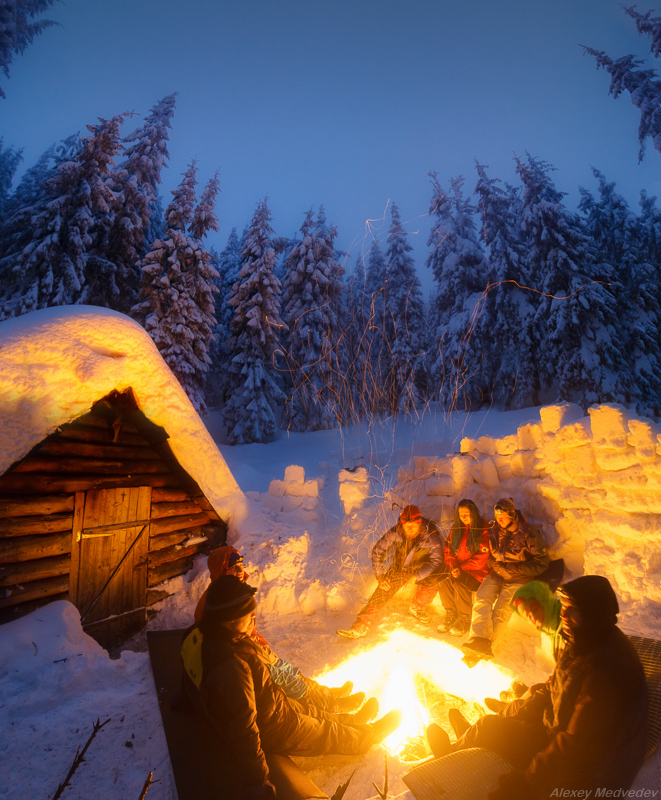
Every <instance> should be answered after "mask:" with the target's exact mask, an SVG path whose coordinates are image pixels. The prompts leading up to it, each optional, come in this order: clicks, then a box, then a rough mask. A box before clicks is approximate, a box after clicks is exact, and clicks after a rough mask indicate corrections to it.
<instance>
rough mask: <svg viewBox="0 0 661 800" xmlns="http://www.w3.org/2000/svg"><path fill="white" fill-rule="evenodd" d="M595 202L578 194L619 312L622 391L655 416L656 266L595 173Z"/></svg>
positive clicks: (659, 397) (625, 209)
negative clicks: (622, 311)
mask: <svg viewBox="0 0 661 800" xmlns="http://www.w3.org/2000/svg"><path fill="white" fill-rule="evenodd" d="M592 171H593V173H594V176H595V178H596V179H597V181H598V183H599V197H598V199H597V200H595V198H594V197H593V196H592V194H591V193H590V192H589V191H588V190H587V189H584V188H581V189H580V192H581V202H580V210H581V211H582V212H583V214H584V215H585V224H586V227H587V231H588V234H589V236H590V238H591V240H592V242H593V243H594V246H595V250H596V255H597V263H602V264H607V265H609V268H610V269H611V274H612V278H611V280H610V286H609V290H610V293H611V294H612V295H613V296H614V297H615V299H616V301H617V305H618V308H619V309H626V314H622V313H620V314H619V325H618V330H617V332H618V339H619V340H620V342H621V345H620V347H621V351H620V353H619V369H620V371H621V372H622V374H623V376H626V378H625V377H623V380H622V391H623V393H626V398H627V400H628V401H629V402H635V403H636V408H637V410H638V412H639V413H641V414H658V409H659V406H660V403H661V364H660V361H659V332H658V331H659V324H660V323H661V319H660V318H659V286H658V282H657V280H656V279H655V276H656V274H657V269H656V267H655V266H654V265H653V264H652V263H650V262H649V261H647V259H646V252H645V251H646V247H645V233H644V230H643V225H642V223H641V220H640V219H639V218H638V217H637V216H636V215H635V214H634V213H633V212H632V211H631V209H630V208H629V205H628V203H627V201H626V200H625V199H624V198H623V197H622V196H621V195H620V194H618V193H617V192H616V191H615V184H614V183H608V182H607V181H606V179H605V177H604V175H603V174H602V173H601V172H599V170H596V169H593V170H592Z"/></svg>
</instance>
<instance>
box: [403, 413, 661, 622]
mask: <svg viewBox="0 0 661 800" xmlns="http://www.w3.org/2000/svg"><path fill="white" fill-rule="evenodd" d="M414 461H415V467H414V470H413V472H411V471H408V472H407V471H401V472H400V475H399V483H400V486H402V485H404V483H406V484H407V485H408V487H409V492H408V493H409V494H410V485H411V482H413V483H414V485H415V492H414V493H413V496H415V494H417V498H418V502H419V503H420V504H421V505H422V507H423V508H425V507H426V506H434V503H435V500H436V499H437V497H438V495H443V496H444V497H445V498H452V500H451V503H452V504H453V505H454V504H456V502H458V500H460V499H461V498H462V497H469V498H471V499H473V500H475V502H476V503H477V504H478V506H479V507H480V509H481V510H482V511H483V513H484V514H485V516H486V517H487V518H490V517H491V514H492V509H493V503H494V502H495V501H496V500H497V499H499V498H500V497H502V496H511V497H513V498H514V500H515V502H516V504H517V506H518V507H519V508H521V510H522V511H523V513H524V514H525V516H526V517H527V518H528V519H529V520H530V521H531V522H533V523H535V524H539V525H540V528H541V529H542V532H543V534H544V536H545V538H546V541H547V543H548V545H549V550H550V554H551V557H552V558H564V560H565V564H566V568H567V571H568V574H569V575H570V576H577V575H580V574H584V573H585V574H589V573H594V574H601V575H606V576H607V577H608V578H609V579H610V580H611V582H612V583H613V586H614V588H615V590H616V592H617V594H618V597H619V598H620V601H621V608H622V613H623V615H625V616H626V618H627V630H628V631H631V632H634V631H636V632H640V633H643V634H645V633H649V631H650V629H653V628H654V626H655V625H656V626H658V616H659V613H660V611H661V429H659V428H658V427H657V425H655V423H653V422H651V421H650V420H647V419H638V418H636V417H635V416H633V415H632V414H631V413H630V412H628V411H627V410H626V409H625V408H623V407H621V406H618V405H615V404H612V405H600V406H595V407H594V408H590V409H589V411H588V415H587V416H584V414H583V411H582V409H581V408H580V407H579V406H576V405H573V404H571V403H565V404H561V405H555V406H548V407H544V408H542V409H540V419H539V422H531V423H529V424H526V425H522V426H520V427H519V428H518V430H517V433H516V434H513V435H510V436H505V437H503V438H501V439H495V438H492V437H488V436H483V437H480V438H479V439H462V441H461V454H460V455H450V456H446V457H445V458H439V459H436V460H432V459H415V460H414ZM423 461H424V462H425V463H424V464H423V463H422V462H423ZM446 502H447V501H446ZM623 618H624V617H621V619H623Z"/></svg>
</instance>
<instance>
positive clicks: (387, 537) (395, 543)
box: [372, 517, 445, 581]
mask: <svg viewBox="0 0 661 800" xmlns="http://www.w3.org/2000/svg"><path fill="white" fill-rule="evenodd" d="M421 523H422V533H420V534H419V535H418V536H416V537H414V538H413V539H409V538H408V537H407V536H406V535H405V534H404V527H403V525H402V523H401V522H398V523H397V524H396V525H393V527H392V528H390V530H388V531H386V532H385V533H384V534H383V536H382V537H381V538H380V539H379V541H378V542H377V543H376V544H375V545H374V547H373V548H372V569H373V570H374V575H375V576H376V578H377V579H378V578H382V577H383V576H384V575H385V574H386V572H387V571H388V569H387V567H386V566H385V562H386V559H387V558H388V556H390V555H391V556H392V568H393V569H394V570H395V571H396V572H400V573H406V574H409V575H411V576H412V577H414V578H415V579H416V581H422V580H424V579H425V578H428V577H429V576H430V575H431V574H432V572H442V571H443V570H444V569H445V566H444V562H443V539H442V538H441V534H440V533H439V530H438V528H437V527H436V525H435V524H434V523H433V522H432V521H431V520H428V519H425V518H424V517H422V519H421Z"/></svg>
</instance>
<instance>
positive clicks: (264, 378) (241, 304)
mask: <svg viewBox="0 0 661 800" xmlns="http://www.w3.org/2000/svg"><path fill="white" fill-rule="evenodd" d="M270 220H271V212H270V211H269V208H268V205H267V202H266V199H264V200H262V201H261V202H260V203H258V205H257V208H256V210H255V213H254V214H253V218H252V221H251V223H250V227H249V229H248V232H247V234H246V237H245V241H244V244H243V249H242V251H241V261H240V271H239V277H238V280H237V281H236V283H235V284H234V286H233V287H232V292H231V294H230V297H229V304H230V306H231V307H232V308H233V309H234V316H233V317H232V339H231V341H230V361H229V366H228V371H227V388H226V391H225V396H226V397H227V403H226V405H225V407H224V408H223V419H224V422H225V428H226V430H227V436H228V439H229V441H230V442H231V443H232V444H248V443H250V442H268V441H271V440H272V439H273V438H274V437H275V432H276V430H277V427H278V425H277V422H276V410H277V407H278V405H279V404H280V403H282V402H283V401H284V399H285V396H284V394H283V392H282V390H281V389H280V388H279V386H278V383H277V380H276V370H277V366H276V357H277V356H276V354H277V352H278V351H280V349H281V346H280V338H281V337H282V336H283V333H284V324H283V322H282V321H281V319H280V282H279V281H278V279H277V278H276V277H275V274H274V269H275V263H276V259H277V256H276V252H275V249H274V248H273V244H272V237H273V229H272V228H271V225H270Z"/></svg>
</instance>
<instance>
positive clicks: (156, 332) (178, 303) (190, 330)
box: [131, 161, 219, 413]
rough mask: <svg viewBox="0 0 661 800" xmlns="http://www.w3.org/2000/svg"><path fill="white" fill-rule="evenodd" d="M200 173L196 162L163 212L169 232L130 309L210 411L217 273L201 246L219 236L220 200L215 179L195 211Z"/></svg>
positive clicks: (148, 262) (200, 406) (152, 255)
mask: <svg viewBox="0 0 661 800" xmlns="http://www.w3.org/2000/svg"><path fill="white" fill-rule="evenodd" d="M196 175H197V167H196V164H195V161H193V162H192V163H191V164H190V166H189V167H188V169H187V170H186V172H185V173H184V175H183V180H182V181H181V183H180V184H179V186H178V187H177V188H176V189H175V190H174V191H173V192H172V195H173V197H172V201H171V203H170V205H169V206H168V207H167V209H166V210H165V221H166V225H167V230H166V234H165V237H164V238H163V239H157V240H156V241H155V242H153V244H152V246H151V249H150V250H149V252H148V253H147V255H146V256H145V258H144V259H143V260H142V262H141V264H140V266H141V267H142V282H141V285H140V291H139V294H138V301H137V303H136V304H135V305H134V306H133V308H132V309H131V313H132V315H133V316H134V317H135V319H137V320H138V322H140V324H141V325H142V326H143V327H144V328H145V330H146V331H147V332H148V333H149V335H150V336H151V338H152V339H153V340H154V343H155V344H156V347H157V348H158V350H159V352H160V354H161V355H162V356H163V358H164V360H165V362H166V363H167V364H168V366H169V367H170V369H171V370H172V372H173V373H174V374H175V375H176V376H177V378H178V379H179V382H180V383H181V385H182V387H183V388H184V390H185V392H186V394H187V395H188V397H189V398H190V400H191V402H192V403H193V405H194V406H195V408H196V409H197V410H198V411H199V412H200V413H204V412H205V411H206V405H205V402H204V396H203V392H202V386H203V384H204V377H205V374H206V371H207V369H208V368H209V364H210V358H209V347H210V344H211V341H212V339H213V331H214V329H215V327H216V318H215V317H214V301H213V294H214V292H215V291H216V288H215V286H214V280H215V279H216V278H217V277H218V273H217V272H216V271H215V270H214V268H213V266H212V265H211V254H210V253H209V251H208V250H207V249H206V248H205V247H204V245H203V243H202V240H203V239H204V238H205V236H206V235H207V233H208V232H209V231H210V230H213V231H217V230H218V220H217V217H216V215H215V213H214V211H213V205H214V200H215V198H216V195H217V194H218V188H219V186H218V176H217V175H214V177H213V178H211V180H210V181H209V183H208V184H207V186H206V188H205V189H204V191H203V193H202V197H201V198H200V202H199V204H198V205H197V206H195V186H196V183H197V181H196Z"/></svg>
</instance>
